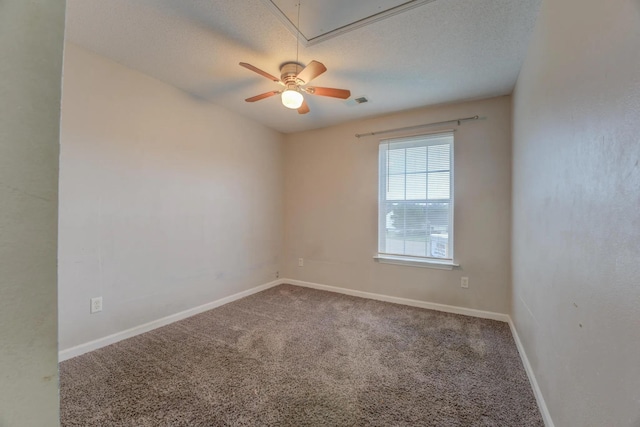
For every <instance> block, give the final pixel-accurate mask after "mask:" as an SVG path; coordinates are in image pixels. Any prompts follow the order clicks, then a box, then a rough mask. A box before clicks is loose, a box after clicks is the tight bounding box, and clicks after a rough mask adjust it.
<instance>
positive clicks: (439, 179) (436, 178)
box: [427, 172, 450, 200]
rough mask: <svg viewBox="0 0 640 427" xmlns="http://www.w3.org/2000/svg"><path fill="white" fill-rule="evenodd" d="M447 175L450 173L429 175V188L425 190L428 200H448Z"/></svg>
mask: <svg viewBox="0 0 640 427" xmlns="http://www.w3.org/2000/svg"><path fill="white" fill-rule="evenodd" d="M449 174H450V172H430V173H429V188H428V189H427V195H428V198H429V200H433V199H448V198H449V189H450V188H449V186H450V183H449Z"/></svg>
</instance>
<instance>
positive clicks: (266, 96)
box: [245, 90, 280, 102]
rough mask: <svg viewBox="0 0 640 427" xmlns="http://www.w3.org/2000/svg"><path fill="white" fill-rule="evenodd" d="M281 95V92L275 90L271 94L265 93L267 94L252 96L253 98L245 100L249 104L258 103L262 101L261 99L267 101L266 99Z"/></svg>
mask: <svg viewBox="0 0 640 427" xmlns="http://www.w3.org/2000/svg"><path fill="white" fill-rule="evenodd" d="M279 93H280V91H279V90H273V91H271V92H265V93H261V94H260V95H256V96H252V97H251V98H247V99H245V101H247V102H256V101H260V100H261V99H265V98H268V97H270V96H273V95H277V94H279Z"/></svg>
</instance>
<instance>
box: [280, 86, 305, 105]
mask: <svg viewBox="0 0 640 427" xmlns="http://www.w3.org/2000/svg"><path fill="white" fill-rule="evenodd" d="M302 101H304V98H303V97H302V94H301V93H300V92H298V91H297V90H294V89H287V90H285V91H284V92H282V105H284V106H285V107H287V108H291V109H292V110H297V109H298V108H300V106H301V105H302Z"/></svg>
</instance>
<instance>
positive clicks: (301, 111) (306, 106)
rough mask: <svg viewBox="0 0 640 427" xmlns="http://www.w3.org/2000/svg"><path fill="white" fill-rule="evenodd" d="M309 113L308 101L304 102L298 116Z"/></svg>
mask: <svg viewBox="0 0 640 427" xmlns="http://www.w3.org/2000/svg"><path fill="white" fill-rule="evenodd" d="M308 112H309V106H308V105H307V101H306V100H303V101H302V105H301V106H300V108H298V114H307V113H308Z"/></svg>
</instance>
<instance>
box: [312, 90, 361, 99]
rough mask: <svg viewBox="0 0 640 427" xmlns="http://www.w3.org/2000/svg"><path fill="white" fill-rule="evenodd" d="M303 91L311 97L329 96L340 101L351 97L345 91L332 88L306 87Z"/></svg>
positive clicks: (348, 92)
mask: <svg viewBox="0 0 640 427" xmlns="http://www.w3.org/2000/svg"><path fill="white" fill-rule="evenodd" d="M305 91H306V92H307V93H310V94H311V95H320V96H330V97H332V98H340V99H347V98H349V97H350V96H351V92H350V91H348V90H346V89H334V88H332V87H307V88H305Z"/></svg>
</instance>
